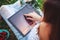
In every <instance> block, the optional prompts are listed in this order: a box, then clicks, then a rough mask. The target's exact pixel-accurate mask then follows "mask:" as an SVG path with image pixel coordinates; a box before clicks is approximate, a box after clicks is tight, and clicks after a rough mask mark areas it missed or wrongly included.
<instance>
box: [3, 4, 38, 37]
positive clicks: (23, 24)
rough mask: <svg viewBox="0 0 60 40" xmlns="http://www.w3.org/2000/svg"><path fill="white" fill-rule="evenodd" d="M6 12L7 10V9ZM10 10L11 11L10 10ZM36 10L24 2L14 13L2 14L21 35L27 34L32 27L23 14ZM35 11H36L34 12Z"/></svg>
mask: <svg viewBox="0 0 60 40" xmlns="http://www.w3.org/2000/svg"><path fill="white" fill-rule="evenodd" d="M7 12H8V10H7ZM11 12H12V11H11ZM32 12H36V11H35V9H34V8H33V7H32V6H30V5H29V4H25V5H23V6H22V7H21V9H20V10H19V11H17V12H16V13H13V12H12V13H9V14H7V13H5V14H3V16H4V17H5V18H6V19H7V20H8V21H9V23H10V24H12V25H13V26H14V27H15V28H16V29H17V30H18V31H19V32H20V33H21V34H22V35H24V36H25V35H27V34H28V33H29V32H30V31H31V29H32V28H33V27H31V25H30V24H29V22H32V21H31V20H29V22H28V21H27V20H26V17H25V16H24V14H28V13H32ZM36 13H37V12H36Z"/></svg>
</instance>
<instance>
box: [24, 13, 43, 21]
mask: <svg viewBox="0 0 60 40" xmlns="http://www.w3.org/2000/svg"><path fill="white" fill-rule="evenodd" d="M24 15H25V16H26V17H27V19H29V20H32V21H42V17H41V16H40V15H38V14H37V13H35V12H32V13H29V14H24Z"/></svg>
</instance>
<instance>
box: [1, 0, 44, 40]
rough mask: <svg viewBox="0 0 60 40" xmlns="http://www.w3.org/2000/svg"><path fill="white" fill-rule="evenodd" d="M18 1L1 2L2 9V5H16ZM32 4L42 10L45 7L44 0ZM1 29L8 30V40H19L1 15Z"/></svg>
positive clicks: (6, 0)
mask: <svg viewBox="0 0 60 40" xmlns="http://www.w3.org/2000/svg"><path fill="white" fill-rule="evenodd" d="M16 1H17V0H0V7H1V6H2V5H7V4H13V3H15V2H16ZM31 3H32V4H33V3H34V4H35V3H36V4H35V7H38V6H39V8H40V9H41V10H42V7H43V3H44V1H43V0H36V1H32V2H31ZM0 29H6V30H8V31H9V32H10V37H9V39H8V40H17V38H16V37H15V35H14V33H13V32H12V30H11V29H10V28H9V27H8V25H7V24H6V22H5V21H4V20H3V18H2V17H1V15H0Z"/></svg>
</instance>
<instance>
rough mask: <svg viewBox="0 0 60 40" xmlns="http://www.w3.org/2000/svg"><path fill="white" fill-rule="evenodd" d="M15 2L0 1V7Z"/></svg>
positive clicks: (10, 0)
mask: <svg viewBox="0 0 60 40" xmlns="http://www.w3.org/2000/svg"><path fill="white" fill-rule="evenodd" d="M16 1H17V0H0V6H1V5H6V4H12V3H14V2H16Z"/></svg>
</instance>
